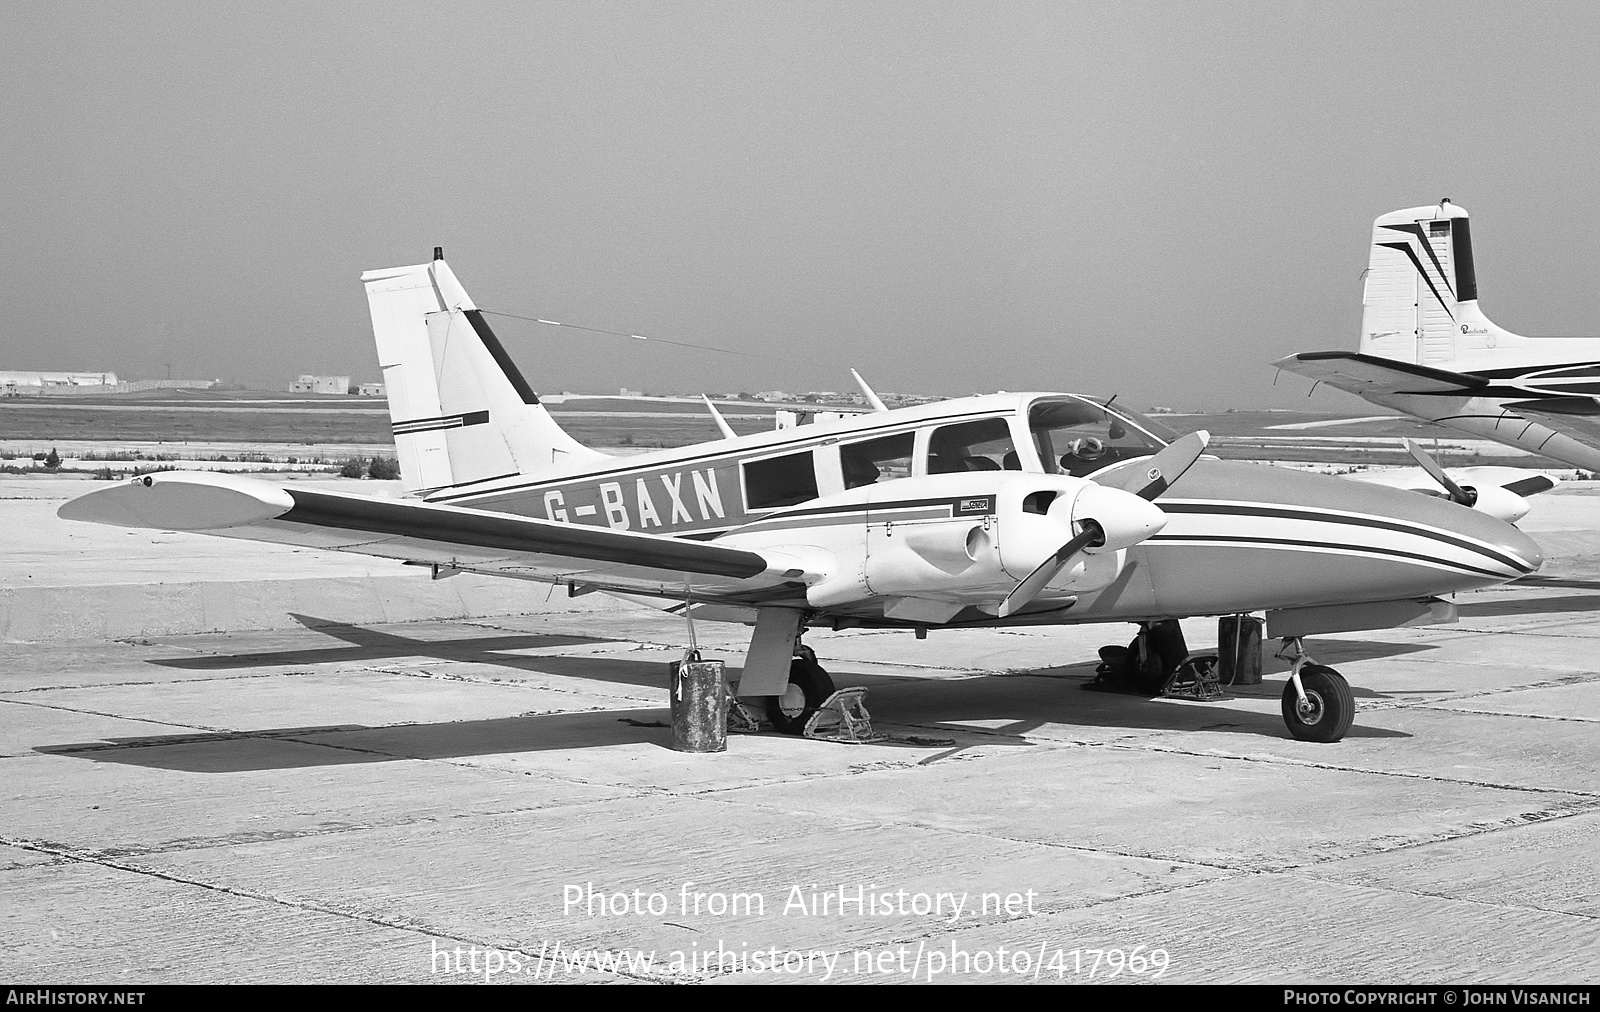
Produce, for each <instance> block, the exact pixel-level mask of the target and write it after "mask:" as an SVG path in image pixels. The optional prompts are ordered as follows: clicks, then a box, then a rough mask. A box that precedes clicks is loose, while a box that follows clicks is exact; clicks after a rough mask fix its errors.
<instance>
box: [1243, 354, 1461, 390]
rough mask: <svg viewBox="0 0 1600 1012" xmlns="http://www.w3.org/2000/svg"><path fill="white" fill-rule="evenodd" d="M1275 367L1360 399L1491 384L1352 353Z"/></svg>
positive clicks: (1293, 359) (1294, 358) (1306, 357)
mask: <svg viewBox="0 0 1600 1012" xmlns="http://www.w3.org/2000/svg"><path fill="white" fill-rule="evenodd" d="M1272 364H1273V365H1275V366H1277V367H1278V368H1279V369H1283V370H1285V371H1287V372H1292V373H1296V374H1297V375H1300V376H1304V377H1306V378H1307V379H1313V380H1317V381H1318V382H1321V383H1326V384H1328V385H1329V386H1331V387H1337V388H1338V389H1340V390H1344V391H1348V392H1349V393H1353V394H1356V395H1358V396H1366V395H1367V394H1471V393H1472V392H1473V391H1475V390H1480V389H1482V388H1484V387H1487V386H1488V385H1489V381H1488V380H1486V379H1484V378H1483V377H1481V376H1473V375H1470V374H1468V373H1459V372H1451V371H1449V370H1448V369H1435V368H1433V367H1432V366H1426V365H1416V364H1414V363H1411V362H1397V361H1394V360H1393V359H1386V358H1376V357H1374V356H1372V355H1362V354H1360V353H1358V352H1352V351H1308V352H1304V353H1302V354H1299V355H1290V356H1289V357H1288V358H1282V359H1279V360H1278V361H1276V362H1274V363H1272Z"/></svg>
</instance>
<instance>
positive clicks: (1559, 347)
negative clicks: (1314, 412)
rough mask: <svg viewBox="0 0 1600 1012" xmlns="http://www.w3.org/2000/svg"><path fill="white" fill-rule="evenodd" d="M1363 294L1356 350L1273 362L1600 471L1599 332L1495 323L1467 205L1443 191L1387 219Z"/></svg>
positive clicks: (1375, 233) (1381, 222) (1376, 229)
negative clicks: (1481, 293) (1487, 312)
mask: <svg viewBox="0 0 1600 1012" xmlns="http://www.w3.org/2000/svg"><path fill="white" fill-rule="evenodd" d="M1362 302H1363V306H1362V315H1361V344H1360V350H1359V351H1355V352H1349V351H1312V352H1304V353H1302V354H1299V355H1291V356H1289V357H1288V358H1285V359H1280V360H1279V361H1277V362H1275V363H1274V365H1277V366H1278V367H1279V368H1282V369H1287V370H1288V371H1290V372H1293V373H1299V374H1300V375H1302V376H1306V377H1309V378H1310V379H1314V380H1317V381H1318V382H1320V383H1326V384H1328V385H1329V386H1331V387H1336V388H1338V389H1340V390H1344V391H1347V392H1349V393H1353V394H1355V395H1356V396H1358V397H1362V398H1364V399H1366V400H1368V401H1370V402H1372V403H1373V404H1378V405H1382V406H1384V407H1387V408H1392V409H1394V410H1396V411H1400V412H1404V413H1405V414H1408V415H1412V416H1414V417H1416V418H1420V419H1422V420H1423V421H1427V422H1436V423H1438V424H1439V425H1445V426H1448V427H1450V428H1452V429H1457V430H1460V431H1462V432H1465V433H1468V434H1469V435H1472V436H1475V437H1477V438H1481V439H1492V440H1495V441H1496V442H1500V443H1506V444H1508V445H1510V446H1516V447H1520V448H1522V449H1524V450H1528V451H1531V452H1533V453H1537V454H1542V455H1543V456H1546V457H1550V458H1552V459H1554V460H1559V461H1562V462H1563V463H1567V464H1571V465H1573V466H1575V467H1583V468H1589V469H1591V470H1600V338H1581V337H1580V338H1572V337H1523V336H1521V335H1518V334H1513V333H1511V332H1510V331H1507V330H1505V329H1503V328H1501V327H1497V326H1495V324H1493V323H1491V322H1490V321H1489V318H1488V317H1486V316H1484V315H1483V310H1482V309H1480V308H1479V307H1478V278H1477V271H1476V269H1475V268H1474V266H1473V260H1472V233H1471V231H1470V230H1469V227H1468V220H1467V212H1466V210H1465V209H1464V208H1461V207H1458V206H1456V205H1455V204H1452V203H1450V201H1449V200H1448V199H1446V200H1442V201H1440V202H1439V203H1438V204H1433V205H1428V206H1426V207H1408V208H1405V209H1404V210H1400V211H1391V212H1389V213H1388V214H1385V215H1382V216H1380V217H1379V218H1378V219H1377V221H1375V222H1374V223H1373V226H1372V250H1371V255H1370V258H1369V260H1368V266H1367V273H1366V289H1365V293H1364V297H1363V300H1362ZM1512 491H1517V490H1516V489H1515V488H1513V489H1512Z"/></svg>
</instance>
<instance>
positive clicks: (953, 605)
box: [719, 471, 1166, 624]
mask: <svg viewBox="0 0 1600 1012" xmlns="http://www.w3.org/2000/svg"><path fill="white" fill-rule="evenodd" d="M1086 523H1088V524H1091V525H1093V527H1094V528H1095V529H1097V530H1098V531H1099V532H1100V533H1099V536H1098V537H1097V539H1096V543H1095V544H1093V545H1092V546H1090V547H1087V548H1085V549H1084V551H1083V552H1082V553H1080V554H1078V555H1077V556H1075V557H1074V560H1073V563H1072V564H1071V565H1070V566H1068V567H1067V568H1066V569H1065V570H1063V571H1062V572H1060V573H1058V574H1057V575H1056V576H1055V577H1054V578H1053V579H1052V580H1051V581H1050V584H1049V587H1050V589H1051V590H1054V591H1061V592H1067V593H1082V592H1087V591H1090V590H1097V589H1100V588H1101V587H1105V586H1107V585H1109V584H1110V583H1112V582H1113V581H1114V580H1116V578H1117V575H1118V574H1119V573H1120V572H1121V570H1122V566H1123V564H1124V561H1125V559H1126V551H1125V549H1126V548H1128V547H1130V546H1132V545H1134V544H1137V543H1138V542H1140V541H1143V540H1144V539H1145V538H1147V537H1149V536H1150V535H1151V534H1154V533H1155V532H1156V531H1158V530H1160V529H1161V527H1162V525H1163V524H1165V523H1166V516H1165V515H1164V514H1163V513H1162V512H1161V510H1160V509H1159V508H1157V507H1156V506H1154V505H1152V504H1151V503H1149V502H1146V501H1145V500H1143V499H1140V498H1139V497H1137V496H1134V495H1131V494H1129V493H1127V492H1123V491H1121V490H1119V489H1115V488H1110V487H1107V486H1103V485H1098V484H1096V483H1094V482H1091V481H1088V480H1085V479H1082V478H1073V477H1069V476H1066V475H1046V474H1032V473H1022V472H996V471H974V472H967V473H962V474H946V475H930V476H927V477H922V478H902V479H899V480H897V481H891V482H883V483H879V484H873V485H868V486H864V487H862V488H856V489H851V490H849V491H847V492H843V493H840V494H838V495H833V496H827V497H824V498H821V499H817V500H813V501H812V502H809V503H806V504H804V505H801V506H797V507H794V508H792V509H789V510H785V511H783V512H781V513H776V514H773V515H771V516H768V517H766V518H764V519H762V520H758V521H756V522H755V523H752V524H749V525H747V526H745V527H742V528H740V529H739V530H737V531H733V532H730V533H729V534H728V535H726V536H724V537H723V538H721V539H719V543H722V544H728V545H730V546H736V547H740V548H748V549H750V550H753V551H758V552H763V553H765V554H767V555H768V557H769V558H772V557H780V556H781V557H782V558H785V559H792V560H802V559H803V560H806V564H805V565H804V566H803V567H797V568H803V569H804V572H805V574H806V575H805V579H806V580H807V583H808V586H807V591H806V600H807V602H808V603H809V604H810V605H811V606H812V607H815V608H841V607H849V606H851V605H856V604H862V603H865V602H868V601H871V600H874V599H881V600H882V601H883V603H884V606H885V609H886V612H887V613H888V614H890V616H891V617H900V616H902V615H904V616H907V617H910V618H911V620H913V621H918V622H927V623H930V624H937V623H938V622H941V621H946V620H948V618H949V617H951V616H953V615H954V614H955V613H957V612H959V611H960V610H961V609H962V608H965V607H967V606H977V607H980V608H985V609H988V608H992V607H994V606H995V605H997V604H998V602H999V601H1000V600H1002V599H1003V598H1005V596H1006V595H1007V594H1008V593H1010V592H1011V590H1012V589H1013V588H1014V587H1016V585H1017V583H1018V581H1019V580H1021V579H1023V578H1024V577H1026V576H1027V575H1028V574H1029V573H1031V572H1033V571H1034V570H1035V569H1037V568H1038V567H1039V566H1040V565H1041V564H1043V563H1044V562H1046V561H1047V560H1049V559H1051V558H1052V557H1053V556H1054V555H1055V554H1056V553H1057V552H1059V551H1060V550H1061V549H1062V547H1063V546H1064V545H1066V544H1067V543H1068V542H1069V541H1071V540H1072V539H1073V538H1074V537H1075V536H1076V535H1078V534H1079V533H1081V532H1082V531H1083V530H1084V529H1085V524H1086ZM823 559H825V560H827V561H825V562H824V561H819V560H823Z"/></svg>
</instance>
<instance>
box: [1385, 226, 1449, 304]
mask: <svg viewBox="0 0 1600 1012" xmlns="http://www.w3.org/2000/svg"><path fill="white" fill-rule="evenodd" d="M1383 227H1384V228H1387V229H1390V230H1392V231H1395V232H1406V233H1409V234H1411V235H1414V236H1416V237H1417V238H1418V239H1421V240H1422V248H1423V249H1425V250H1427V251H1428V259H1429V260H1432V261H1433V266H1434V268H1435V269H1436V270H1437V271H1438V272H1439V279H1440V280H1441V281H1443V282H1444V286H1445V287H1446V288H1449V289H1450V294H1451V295H1455V293H1456V290H1455V289H1454V288H1452V287H1451V285H1450V276H1449V275H1447V274H1446V273H1445V272H1444V265H1443V264H1441V263H1440V262H1439V256H1438V254H1437V253H1435V252H1434V251H1433V243H1432V242H1430V241H1428V236H1427V234H1426V233H1425V232H1423V231H1422V225H1421V224H1419V223H1417V222H1412V223H1411V224H1410V225H1385V226H1383ZM1382 245H1384V246H1389V243H1383V244H1382ZM1390 248H1391V249H1392V248H1393V247H1392V246H1391V247H1390ZM1412 259H1413V260H1415V259H1416V257H1412ZM1419 266H1420V265H1419Z"/></svg>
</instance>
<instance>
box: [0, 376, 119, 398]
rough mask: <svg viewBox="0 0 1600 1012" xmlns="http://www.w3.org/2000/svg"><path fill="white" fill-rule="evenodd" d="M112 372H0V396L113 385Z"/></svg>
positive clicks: (24, 395)
mask: <svg viewBox="0 0 1600 1012" xmlns="http://www.w3.org/2000/svg"><path fill="white" fill-rule="evenodd" d="M116 385H117V374H116V373H114V372H0V397H27V396H32V395H34V394H43V393H50V392H52V391H53V390H60V389H64V388H69V387H115V386H116Z"/></svg>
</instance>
